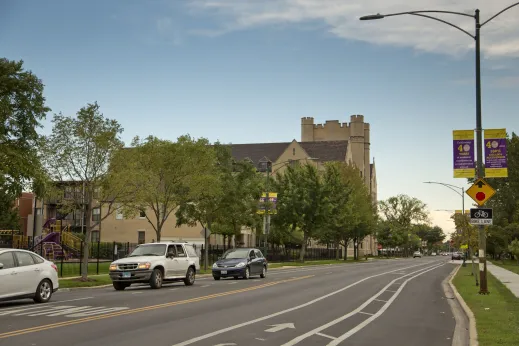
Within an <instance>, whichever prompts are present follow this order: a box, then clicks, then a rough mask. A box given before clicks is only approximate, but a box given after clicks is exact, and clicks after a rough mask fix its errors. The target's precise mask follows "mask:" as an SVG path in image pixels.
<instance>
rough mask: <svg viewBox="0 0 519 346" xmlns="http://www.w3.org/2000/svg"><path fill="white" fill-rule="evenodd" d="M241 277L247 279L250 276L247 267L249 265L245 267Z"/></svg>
mask: <svg viewBox="0 0 519 346" xmlns="http://www.w3.org/2000/svg"><path fill="white" fill-rule="evenodd" d="M243 278H244V279H245V280H248V279H249V278H250V269H249V267H247V268H245V274H244V275H243Z"/></svg>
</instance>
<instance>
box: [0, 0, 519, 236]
mask: <svg viewBox="0 0 519 346" xmlns="http://www.w3.org/2000/svg"><path fill="white" fill-rule="evenodd" d="M512 2H513V1H504V0H495V1H492V4H489V3H490V2H488V1H483V0H481V1H480V0H477V1H471V6H473V7H467V5H466V4H463V1H452V0H420V1H414V2H413V4H414V5H413V6H412V8H411V7H409V6H411V5H410V3H409V2H408V1H402V0H364V1H358V4H344V3H347V2H345V1H339V0H275V1H274V0H250V1H242V0H193V1H187V0H185V1H184V0H161V1H146V2H143V1H139V0H125V1H123V0H113V1H99V0H92V1H88V2H80V1H66V0H54V1H47V2H43V1H36V0H19V1H14V0H7V1H5V0H4V1H2V2H1V4H0V56H3V57H7V58H9V59H13V60H18V59H23V60H24V61H25V66H26V68H27V69H30V70H32V71H33V72H34V73H35V74H36V75H38V76H39V77H40V78H41V79H42V80H43V81H44V83H45V86H46V88H45V94H46V97H47V101H48V105H49V106H50V107H51V108H52V110H53V112H63V113H65V114H74V113H75V112H76V111H77V110H78V109H79V108H81V107H82V106H84V105H86V104H87V103H89V102H94V101H97V102H98V103H99V104H100V106H101V108H102V111H103V113H104V114H105V116H106V117H109V118H115V119H117V120H118V121H119V122H120V123H121V124H122V126H123V127H124V129H125V132H124V139H125V141H127V142H129V141H130V140H131V138H132V137H134V136H136V135H139V136H146V135H149V134H153V135H155V136H159V137H161V138H167V139H172V140H174V139H175V138H177V137H178V136H180V135H182V134H186V133H189V134H190V135H192V136H195V137H207V138H209V139H210V140H211V141H215V140H220V141H222V142H227V143H229V142H230V143H249V142H275V141H290V140H292V139H297V140H299V139H300V122H301V117H305V116H312V117H314V118H315V121H316V122H318V123H321V122H324V121H326V120H336V119H338V120H340V121H341V122H346V121H349V118H350V115H352V114H363V115H364V116H365V120H366V121H367V122H369V123H370V124H371V129H372V133H371V136H372V142H371V150H372V156H373V157H375V160H376V165H377V173H378V186H379V197H380V198H381V199H386V198H388V197H390V196H393V195H396V194H400V193H403V194H408V195H411V196H414V197H417V198H419V199H421V200H423V201H424V202H425V203H427V204H428V206H429V208H430V210H431V215H432V219H433V222H434V223H436V224H439V225H440V226H442V227H443V228H444V229H445V230H446V231H447V232H450V231H451V230H452V222H451V221H450V220H449V212H438V211H435V210H439V209H445V210H453V209H461V198H460V197H459V196H457V195H456V194H455V193H454V192H452V191H450V190H448V189H446V188H444V187H442V186H434V185H427V184H423V183H422V182H423V181H439V182H444V183H450V184H455V185H459V186H463V185H464V184H465V181H464V180H463V179H453V178H452V175H453V174H452V144H451V143H452V130H454V129H473V128H474V127H475V87H474V85H475V84H474V53H473V52H474V51H473V46H474V45H473V41H472V40H471V39H470V38H469V37H468V36H466V35H464V34H463V33H461V32H457V31H455V30H454V29H450V28H448V27H447V26H444V25H442V24H440V23H436V22H433V21H430V20H427V19H421V18H414V17H404V16H402V17H394V18H388V19H384V20H380V21H372V22H361V21H358V20H357V18H358V17H359V16H360V15H364V14H370V13H376V12H381V13H388V12H395V11H406V10H415V9H447V10H454V11H462V12H465V11H469V12H470V11H473V10H474V9H475V8H476V6H479V8H480V9H481V11H482V13H481V17H482V19H486V18H488V17H490V16H491V14H494V13H496V12H497V11H499V10H500V9H502V8H504V7H506V6H508V5H510V4H511V3H512ZM518 13H519V6H518V7H516V8H515V9H512V10H510V11H509V12H507V13H506V14H503V15H502V16H500V17H498V18H497V19H496V20H495V21H493V22H491V23H490V24H488V26H485V27H484V28H483V29H482V32H483V36H482V49H483V61H482V68H483V70H482V80H483V127H484V128H507V129H508V130H509V131H515V132H519V117H518V116H517V109H518V101H517V94H518V91H519V65H518V64H517V61H518V59H517V58H518V57H519V39H518V38H517V37H518V33H519V23H518V22H517V21H516V20H514V18H516V16H517V15H518ZM442 18H445V19H449V20H452V21H453V22H456V23H458V24H459V25H461V26H462V27H463V28H466V29H467V30H471V25H473V24H472V23H471V21H470V19H469V20H468V21H467V19H465V18H463V17H459V18H457V17H442ZM51 118H52V114H49V117H48V119H47V121H45V126H46V127H45V128H44V129H43V132H48V131H50V129H51V128H50V120H51ZM468 204H469V198H468V197H467V198H466V205H468Z"/></svg>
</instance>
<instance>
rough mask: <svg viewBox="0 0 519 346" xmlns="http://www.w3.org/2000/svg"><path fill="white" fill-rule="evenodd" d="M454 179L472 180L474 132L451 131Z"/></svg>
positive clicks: (473, 170)
mask: <svg viewBox="0 0 519 346" xmlns="http://www.w3.org/2000/svg"><path fill="white" fill-rule="evenodd" d="M453 136H454V139H453V159H454V163H453V166H454V178H474V175H475V164H474V131H471V130H457V131H453Z"/></svg>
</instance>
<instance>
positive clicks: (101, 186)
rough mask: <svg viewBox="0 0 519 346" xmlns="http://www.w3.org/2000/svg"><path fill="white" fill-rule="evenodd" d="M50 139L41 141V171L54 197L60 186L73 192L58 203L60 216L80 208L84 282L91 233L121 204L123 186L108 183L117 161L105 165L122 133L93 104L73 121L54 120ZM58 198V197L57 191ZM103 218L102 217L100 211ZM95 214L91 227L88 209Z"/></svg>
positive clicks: (119, 145)
mask: <svg viewBox="0 0 519 346" xmlns="http://www.w3.org/2000/svg"><path fill="white" fill-rule="evenodd" d="M52 122H53V127H52V133H51V134H50V135H49V136H47V137H46V138H45V146H44V155H43V157H44V158H45V166H46V168H47V170H48V172H49V175H50V178H51V179H52V181H53V182H54V188H53V189H51V190H50V191H49V192H48V193H50V194H52V193H55V191H56V189H61V188H62V187H63V186H64V185H67V184H68V185H69V186H71V187H72V188H73V189H75V193H73V194H72V196H73V198H70V199H63V200H62V206H61V210H62V211H65V213H68V212H71V211H73V210H74V209H76V208H78V207H80V208H82V209H83V211H84V215H85V219H86V225H85V226H86V228H85V241H84V242H83V258H82V267H81V277H82V279H83V280H87V277H88V256H89V249H90V241H91V234H92V230H93V229H94V228H95V227H97V226H98V225H99V223H100V222H101V221H102V220H104V219H106V218H107V217H108V216H109V215H110V214H112V213H113V212H114V211H115V205H114V202H116V201H117V200H118V199H119V198H123V197H124V194H125V193H126V191H127V186H126V185H125V184H124V182H122V181H118V180H117V179H115V180H114V179H113V178H114V177H113V174H112V173H111V172H110V170H109V169H111V168H113V167H114V166H115V165H116V163H115V162H118V163H119V164H120V161H117V160H115V161H114V162H110V161H111V159H112V157H113V156H114V154H115V153H117V152H118V151H119V150H121V149H122V147H123V142H122V141H121V139H120V134H121V133H122V131H123V129H122V128H121V126H120V125H119V123H118V122H117V121H116V120H112V119H107V118H105V117H104V116H103V114H102V113H101V112H100V107H99V105H98V104H97V102H96V103H93V104H88V105H87V106H85V107H83V108H81V109H80V110H79V111H78V112H77V117H75V118H74V117H69V116H64V115H62V114H61V113H60V114H56V115H54V118H53V121H52ZM61 195H62V196H63V191H61ZM104 205H106V206H107V208H106V210H107V213H106V215H104V216H103V215H102V210H103V206H104ZM96 208H99V209H98V210H99V215H100V216H99V218H96V219H97V220H96V221H94V220H93V217H92V215H93V214H92V211H93V209H96Z"/></svg>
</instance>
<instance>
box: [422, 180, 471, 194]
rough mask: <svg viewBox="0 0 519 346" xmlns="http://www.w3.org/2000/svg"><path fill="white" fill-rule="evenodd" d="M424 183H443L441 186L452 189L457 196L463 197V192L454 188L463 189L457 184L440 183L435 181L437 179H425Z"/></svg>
mask: <svg viewBox="0 0 519 346" xmlns="http://www.w3.org/2000/svg"><path fill="white" fill-rule="evenodd" d="M425 183H426V184H437V185H443V186H445V187H447V188H449V189H451V190H452V191H454V192H456V193H457V194H458V195H459V196H461V197H463V194H462V193H461V192H459V191H457V190H455V188H456V189H460V190H463V188H462V187H459V186H456V185H451V184H446V183H440V182H437V181H426V182H425Z"/></svg>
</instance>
